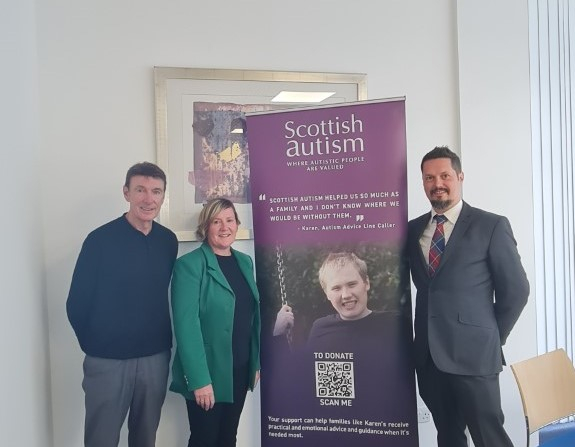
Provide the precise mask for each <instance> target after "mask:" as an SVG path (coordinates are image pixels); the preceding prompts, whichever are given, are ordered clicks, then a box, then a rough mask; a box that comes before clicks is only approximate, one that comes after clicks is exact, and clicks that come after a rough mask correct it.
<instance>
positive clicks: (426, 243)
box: [419, 200, 463, 259]
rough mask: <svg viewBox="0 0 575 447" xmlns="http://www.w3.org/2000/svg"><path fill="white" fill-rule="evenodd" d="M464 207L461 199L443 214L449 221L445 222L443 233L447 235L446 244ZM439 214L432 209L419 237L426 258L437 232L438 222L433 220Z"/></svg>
mask: <svg viewBox="0 0 575 447" xmlns="http://www.w3.org/2000/svg"><path fill="white" fill-rule="evenodd" d="M462 208H463V200H460V201H459V202H458V203H457V204H456V205H455V206H453V207H451V208H450V209H448V210H447V211H446V212H445V213H443V215H444V216H445V217H446V218H447V221H446V222H444V224H443V234H444V236H445V244H447V243H448V242H449V238H450V237H451V233H452V232H453V227H454V226H455V223H456V222H457V219H459V215H460V214H461V209H462ZM436 214H438V213H436V212H435V211H434V210H433V209H432V210H431V217H430V218H429V222H428V223H427V226H426V227H425V230H424V231H423V233H422V234H421V237H420V238H419V245H420V246H421V250H422V251H423V254H424V256H425V259H427V258H428V257H429V248H430V247H431V238H432V237H433V233H434V232H435V227H436V224H435V222H434V221H433V217H434V216H435V215H436Z"/></svg>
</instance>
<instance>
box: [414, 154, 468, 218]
mask: <svg viewBox="0 0 575 447" xmlns="http://www.w3.org/2000/svg"><path fill="white" fill-rule="evenodd" d="M421 174H422V178H423V189H424V190H425V195H426V196H427V198H428V199H429V201H430V203H431V206H432V207H433V209H434V210H435V211H436V212H437V213H443V212H445V211H447V210H448V209H450V208H451V207H452V206H454V205H456V204H457V203H458V202H459V201H460V200H461V186H462V185H463V172H460V173H459V174H457V172H455V169H453V167H452V166H451V160H450V159H449V158H436V159H433V160H427V161H426V162H424V163H423V169H422V172H421Z"/></svg>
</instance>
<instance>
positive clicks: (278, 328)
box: [274, 304, 294, 337]
mask: <svg viewBox="0 0 575 447" xmlns="http://www.w3.org/2000/svg"><path fill="white" fill-rule="evenodd" d="M293 324H294V318H293V312H292V311H291V307H290V306H288V305H287V304H284V305H283V306H282V308H281V309H280V310H279V312H278V314H277V317H276V322H275V325H274V337H275V336H277V335H284V334H286V333H287V332H288V331H289V330H290V329H291V328H292V327H293Z"/></svg>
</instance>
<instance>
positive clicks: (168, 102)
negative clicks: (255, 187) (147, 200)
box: [154, 67, 367, 242]
mask: <svg viewBox="0 0 575 447" xmlns="http://www.w3.org/2000/svg"><path fill="white" fill-rule="evenodd" d="M154 87H155V104H156V148H157V163H158V166H160V167H161V168H162V169H163V170H164V171H165V173H166V176H167V178H168V184H167V188H166V196H165V200H164V204H163V206H162V209H161V212H160V219H159V220H160V223H161V224H162V225H164V226H166V227H168V228H170V229H171V230H172V231H174V233H175V234H176V235H177V237H178V240H179V241H180V242H184V241H195V240H197V239H196V236H195V227H196V223H197V219H198V215H199V213H200V211H201V209H202V206H203V203H204V202H205V200H207V198H209V197H210V195H223V196H226V197H229V198H230V199H231V200H232V201H233V202H234V206H235V207H236V210H237V212H238V216H239V218H240V221H241V225H240V228H239V229H238V233H237V239H252V238H253V230H252V228H253V225H252V215H251V200H250V197H249V165H248V163H247V158H248V150H247V140H245V141H242V140H241V135H240V136H239V137H238V136H237V135H236V136H234V135H230V137H229V138H228V139H225V138H222V137H221V136H220V137H219V138H218V144H219V146H218V147H216V145H215V144H213V140H215V137H214V134H216V131H217V132H218V135H221V134H223V133H224V131H223V130H222V128H223V126H226V125H227V126H229V122H226V120H231V121H232V127H233V125H234V124H233V123H234V122H238V121H240V122H241V121H242V119H241V116H243V113H245V112H249V111H261V110H271V109H278V108H287V107H302V106H311V105H312V104H302V103H291V104H285V103H283V104H279V105H277V104H273V103H272V102H271V99H272V98H273V97H274V96H275V95H276V94H277V93H279V92H280V91H282V90H289V91H297V92H309V91H313V92H317V91H320V92H334V94H333V95H332V96H331V97H329V98H328V99H326V100H324V101H323V102H322V103H321V104H322V105H323V104H335V103H342V102H352V101H361V100H366V99H367V75H365V74H361V73H316V72H290V71H259V70H230V69H206V68H181V67H154ZM194 120H195V121H194ZM218 129H219V130H218ZM226 132H227V130H226ZM229 133H230V134H233V133H234V131H233V129H231V130H230V131H229ZM212 146H213V147H212ZM200 148H201V152H202V154H199V153H200ZM200 156H201V157H203V158H198V157H200ZM207 157H211V158H209V159H208V158H207ZM223 165H225V167H226V168H225V169H223V168H222V166H223ZM232 165H233V166H232Z"/></svg>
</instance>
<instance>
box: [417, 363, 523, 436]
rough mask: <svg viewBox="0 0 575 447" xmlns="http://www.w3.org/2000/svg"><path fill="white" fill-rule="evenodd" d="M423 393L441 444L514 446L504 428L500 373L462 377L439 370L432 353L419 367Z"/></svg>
mask: <svg viewBox="0 0 575 447" xmlns="http://www.w3.org/2000/svg"><path fill="white" fill-rule="evenodd" d="M417 383H418V385H419V394H420V395H421V398H422V399H423V401H424V402H425V404H426V405H427V407H428V408H429V410H430V411H431V415H432V416H433V422H434V423H435V427H436V428H437V445H438V447H467V437H466V435H465V427H468V428H469V433H470V434H471V438H472V439H473V443H474V444H475V446H476V447H513V443H512V442H511V439H509V436H508V435H507V433H506V432H505V429H504V428H503V422H504V416H503V410H502V409H501V393H500V390H499V374H493V375H489V376H460V375H456V374H448V373H446V372H443V371H440V370H439V369H437V367H436V366H435V364H434V363H433V361H432V360H431V356H429V357H428V360H427V363H426V364H425V365H424V366H421V367H418V368H417Z"/></svg>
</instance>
